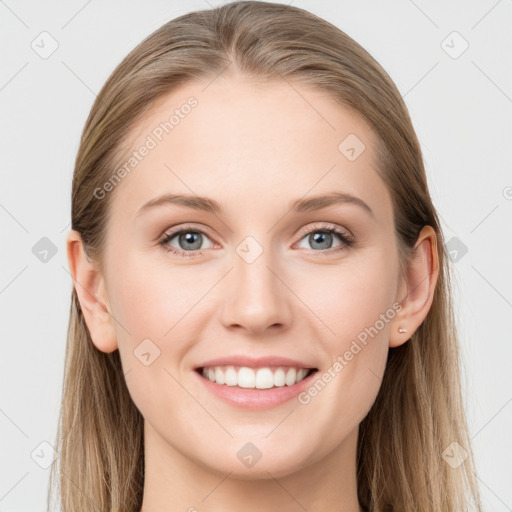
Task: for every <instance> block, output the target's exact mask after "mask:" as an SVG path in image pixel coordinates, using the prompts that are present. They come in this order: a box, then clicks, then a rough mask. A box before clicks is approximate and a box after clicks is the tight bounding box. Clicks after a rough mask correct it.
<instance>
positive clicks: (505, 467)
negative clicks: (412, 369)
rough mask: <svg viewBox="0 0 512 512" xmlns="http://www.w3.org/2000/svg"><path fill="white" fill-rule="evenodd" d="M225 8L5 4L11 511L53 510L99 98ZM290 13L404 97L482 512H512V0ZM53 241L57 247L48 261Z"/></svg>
mask: <svg viewBox="0 0 512 512" xmlns="http://www.w3.org/2000/svg"><path fill="white" fill-rule="evenodd" d="M220 3H221V2H213V1H211V0H210V1H208V2H206V0H201V1H199V0H198V1H174V2H169V1H156V0H151V1H145V2H138V3H136V2H131V3H127V2H121V1H110V2H99V1H98V0H90V1H88V2H87V1H75V0H73V1H67V2H63V1H46V2H35V1H32V2H28V1H27V2H15V1H14V0H6V1H0V38H1V46H0V52H1V59H2V65H1V67H0V109H1V112H0V118H1V120H2V123H1V133H0V145H1V151H0V169H1V171H0V172H1V184H2V186H1V188H0V226H1V238H2V239H1V241H0V243H1V247H2V251H1V253H0V258H1V266H0V311H1V314H2V317H1V320H2V321H1V327H0V328H1V344H2V345H1V356H0V365H1V371H0V380H1V382H0V393H1V395H0V432H1V434H2V435H1V448H0V450H1V451H0V461H1V468H0V511H2V512H8V511H9V512H13V511H21V510H23V511H43V510H45V503H46V487H47V479H48V473H49V469H47V468H46V469H45V468H44V467H41V466H45V465H48V464H49V462H51V459H52V448H51V446H49V445H48V443H53V439H54V435H55V431H56V423H57V416H58V411H59V400H60V396H61V385H62V374H63V362H64V349H65V343H66V329H67V321H68V314H69V297H70V291H71V278H70V275H69V272H68V265H67V260H66V253H65V237H66V234H67V232H68V230H69V226H70V225H69V221H70V190H71V178H72V171H73V164H74V158H75V155H76V151H77V148H78V142H79V136H80V133H81V130H82V128H83V125H84V123H85V120H86V117H87V114H88V112H89V109H90V107H91V105H92V102H93V100H94V97H95V94H96V93H97V92H98V91H99V90H100V88H101V86H102V85H103V83H104V81H105V80H106V79H107V77H108V75H109V74H110V73H111V71H112V70H113V69H114V67H115V66H116V65H117V64H118V63H119V62H120V61H121V59H122V58H123V57H124V56H125V55H126V54H127V53H128V52H129V51H130V50H131V49H132V48H133V47H134V46H135V45H136V44H137V43H138V42H139V41H140V40H142V39H143V37H145V36H146V35H148V34H149V33H151V32H152V31H154V30H155V29H157V28H158V27H159V26H160V25H162V24H163V23H165V22H166V21H168V20H169V19H171V18H174V17H176V16H178V15H181V14H184V13H185V12H189V11H191V10H195V9H203V8H207V7H208V6H209V5H210V6H217V5H219V4H220ZM293 5H296V6H298V7H303V8H305V9H307V10H310V11H312V12H314V13H315V14H317V15H319V16H321V17H323V18H325V19H327V20H328V21H330V22H331V23H333V24H335V25H336V26H338V27H339V28H341V29H342V30H344V31H345V32H347V33H348V34H349V35H350V36H352V37H353V38H354V39H355V40H356V41H358V42H359V43H360V44H361V45H363V46H364V47H365V48H366V49H367V50H368V51H369V52H370V53H371V54H372V55H373V56H374V57H375V58H376V59H377V60H378V61H379V62H380V63H381V64H382V65H383V67H384V68H385V69H386V70H387V71H388V73H389V74H390V75H391V77H392V78H393V80H394V81H395V83H396V84H397V86H398V88H399V89H400V91H401V93H402V94H403V95H404V97H405V100H406V103H407V105H408V107H409V110H410V114H411V117H412V119H413V123H414V126H415V128H416V130H417V133H418V137H419V139H420V141H421V144H422V148H423V151H424V157H425V163H426V167H427V173H428V179H429V185H430V188H431V193H432V195H433V198H434V203H435V205H436V207H437V208H438V211H439V213H440V215H441V218H442V221H443V229H444V231H445V235H446V240H447V241H449V242H448V244H449V248H450V250H451V251H452V257H453V259H454V267H455V274H456V278H457V283H456V289H455V291H456V305H457V318H458V322H459V329H460V335H461V345H462V352H463V358H464V371H465V379H464V394H465V400H466V408H467V415H468V421H469V425H470V432H471V436H472V438H473V443H474V449H475V453H476V458H477V469H478V475H479V481H480V485H481V489H482V493H483V498H484V504H485V510H489V511H500V512H501V511H506V510H512V486H511V485H510V483H511V482H512V456H511V455H512V438H511V435H510V432H511V425H512V403H511V402H512V386H511V382H512V372H511V371H510V362H511V360H512V343H511V340H510V332H511V323H512V322H511V321H512V315H511V312H512V286H511V285H512V265H511V262H512V242H511V238H512V237H511V236H510V234H511V228H510V225H511V222H510V221H511V220H512V171H511V170H512V166H511V163H512V157H511V154H510V145H511V143H512V138H511V135H512V133H511V132H512V128H511V126H512V122H511V121H512V65H511V64H512V63H511V57H512V30H511V28H512V1H511V0H501V1H498V2H496V0H490V1H480V2H476V1H472V2H468V1H452V2H450V3H449V4H448V3H447V2H442V1H441V0H436V1H430V2H426V1H420V0H415V1H414V2H413V1H412V0H397V1H394V2H386V3H385V4H384V3H383V2H382V3H376V2H375V3H374V2H371V1H367V0H365V1H361V0H358V1H355V0H354V1H349V0H343V1H339V2H334V1H324V2H314V1H312V0H307V1H306V0H295V1H293ZM43 31H47V32H48V33H49V34H50V36H48V35H42V36H41V35H40V34H41V32H43ZM454 31H456V32H457V33H458V34H459V35H457V34H453V32H454ZM43 38H45V39H43ZM53 40H55V41H56V43H52V41H53ZM443 41H444V42H443ZM52 44H58V48H57V49H56V50H55V51H54V53H52V54H51V55H50V56H47V55H41V53H42V52H44V51H49V50H50V49H51V45H52ZM466 44H467V45H469V46H468V48H467V49H466V50H465V51H463V50H464V48H465V46H466ZM36 50H37V51H36ZM38 52H39V53H38ZM42 57H47V58H42ZM43 237H47V238H48V239H49V240H50V241H51V244H52V245H54V246H55V247H54V249H53V250H54V251H56V253H55V254H52V251H51V248H50V251H49V252H48V253H47V254H46V261H41V258H43V259H44V254H45V253H44V252H41V251H43V250H45V249H48V247H49V242H48V240H43V241H41V239H42V238H43ZM36 244H38V245H36ZM34 247H35V249H34ZM50 247H51V246H50ZM466 251H467V252H466ZM41 443H43V444H41Z"/></svg>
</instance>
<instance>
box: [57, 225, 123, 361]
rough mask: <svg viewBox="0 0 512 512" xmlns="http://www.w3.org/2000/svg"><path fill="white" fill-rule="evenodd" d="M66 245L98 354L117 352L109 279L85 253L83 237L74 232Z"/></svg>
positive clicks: (81, 305)
mask: <svg viewBox="0 0 512 512" xmlns="http://www.w3.org/2000/svg"><path fill="white" fill-rule="evenodd" d="M66 244H67V255H68V264H69V269H70V272H71V277H72V279H73V285H74V286H75V290H76V293H77V295H78V300H79V301H80V307H81V309H82V313H83V315H84V319H85V323H86V324H87V327H88V329H89V333H90V335H91V338H92V341H93V343H94V345H95V346H96V348H97V349H98V350H101V351H102V352H106V353H109V352H113V351H114V350H116V349H117V348H118V345H117V338H116V335H115V329H114V320H113V318H112V315H111V312H110V305H109V302H108V297H107V293H106V288H105V279H104V277H103V275H102V274H101V272H100V270H99V267H98V265H97V263H95V262H93V261H91V260H90V259H89V257H88V256H87V254H86V253H85V250H84V246H83V243H82V237H81V235H80V233H78V232H77V231H75V230H71V231H70V233H69V234H68V237H67V242H66Z"/></svg>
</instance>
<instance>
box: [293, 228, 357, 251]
mask: <svg viewBox="0 0 512 512" xmlns="http://www.w3.org/2000/svg"><path fill="white" fill-rule="evenodd" d="M333 235H334V236H337V237H338V238H339V239H340V240H341V244H339V245H338V246H336V247H335V248H333V247H332V243H333ZM305 239H306V240H307V241H308V243H309V244H311V245H312V246H313V248H315V247H314V246H315V244H318V245H317V246H316V248H317V249H321V250H322V251H321V252H325V251H326V250H329V249H335V250H337V249H345V248H347V247H350V246H351V245H352V244H353V240H352V239H351V238H350V237H349V236H348V235H347V234H345V233H343V232H341V231H339V230H338V229H336V228H333V227H330V226H326V227H324V228H321V229H318V228H317V229H314V230H313V231H310V232H309V233H308V234H306V236H305V237H303V238H302V239H301V241H302V240H305ZM340 246H341V247H340Z"/></svg>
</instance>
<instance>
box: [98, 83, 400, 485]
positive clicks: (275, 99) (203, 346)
mask: <svg viewBox="0 0 512 512" xmlns="http://www.w3.org/2000/svg"><path fill="white" fill-rule="evenodd" d="M206 85H207V83H206V82H205V83H195V84H188V85H186V86H183V87H182V88H181V89H179V90H177V91H175V92H173V93H172V94H170V95H169V96H168V97H166V98H164V99H163V100H161V101H160V102H159V103H158V104H156V105H155V106H154V108H153V109H152V110H151V111H150V112H149V113H148V114H147V115H146V117H145V118H144V119H143V120H142V121H141V122H140V123H139V124H138V125H137V127H136V128H135V129H134V130H133V132H132V133H131V137H130V139H129V141H127V145H126V148H127V149H128V156H127V157H126V160H128V159H129V158H130V155H132V156H133V151H138V156H136V157H135V158H137V163H136V164H135V165H133V166H132V168H131V170H130V172H129V173H126V175H125V176H124V177H123V178H122V180H121V181H120V183H118V184H116V186H115V187H113V188H114V189H113V190H111V191H108V192H106V194H107V195H108V194H111V196H110V197H108V198H103V199H101V200H109V201H111V205H110V207H111V216H110V218H109V223H108V238H107V239H108V242H107V244H106V248H105V253H104V260H103V264H104V266H103V269H104V274H103V277H104V283H105V290H106V295H107V297H108V305H109V311H110V312H111V314H112V317H113V318H114V319H115V321H114V322H112V328H113V330H114V331H115V338H116V340H117V343H118V348H119V351H120V356H121V359H122V364H123V369H124V371H125V373H126V382H127V385H128V389H129V391H130V394H131V396H132V398H133V400H134V402H135V404H136V406H137V407H138V409H139V410H140V412H141V413H142V415H143V416H144V418H145V427H146V435H147V436H151V438H152V442H153V445H158V446H160V447H161V452H160V453H161V454H162V456H163V457H165V456H167V454H168V456H169V457H171V456H173V457H174V456H176V455H177V454H179V455H182V456H183V457H185V458H186V459H187V460H189V461H193V462H194V463H197V464H199V465H201V466H203V467H206V468H210V469H213V470H215V471H219V472H221V473H223V474H226V473H228V472H233V474H234V475H237V476H238V477H239V478H253V477H257V476H261V475H265V474H266V472H267V471H269V472H270V473H271V474H272V475H274V476H276V477H278V476H283V475H287V474H290V473H291V472H293V471H297V470H298V469H300V468H307V467H308V466H310V465H312V464H315V463H319V462H320V461H322V459H326V458H327V457H329V456H332V455H333V454H337V453H338V452H341V451H342V450H343V449H346V443H347V442H348V440H349V439H352V440H353V439H354V438H353V434H354V432H356V431H357V428H358V425H359V423H360V422H361V421H362V420H363V418H364V417H365V416H366V414H367V413H368V411H369V409H370V408H371V406H372V404H373V402H374V400H375V398H376V395H377V392H378V390H379V386H380V381H381V378H382V375H383V372H384V368H385V363H386V357H387V353H388V348H389V330H390V325H391V322H390V321H391V319H392V318H393V316H394V312H395V310H394V309H393V304H394V303H395V304H396V301H397V300H399V297H398V293H397V292H398V288H399V273H398V271H399V265H398V252H397V245H396V244H397V241H396V238H395V232H394V225H393V210H392V202H391V198H390V195H389V192H388V190H387V188H386V186H385V184H384V182H383V181H382V179H381V177H380V176H379V174H378V173H377V172H376V170H375V169H376V168H377V163H376V160H375V151H374V148H375V143H376V139H375V136H374V134H373V133H372V131H371V130H370V128H369V126H368V125H367V124H366V123H365V122H364V120H363V119H362V117H361V116H360V115H358V114H357V113H355V112H353V111H351V110H349V109H348V108H345V107H342V106H340V105H339V104H337V103H335V102H334V101H333V100H332V99H330V98H329V97H328V96H327V95H326V94H325V93H323V92H321V91H318V90H316V89H314V88H311V87H309V86H305V85H299V84H294V88H291V87H290V85H289V84H288V83H287V82H275V83H264V84H263V83H261V82H256V81H250V80H249V79H245V78H238V77H237V78H234V77H231V78H221V77H218V78H217V79H216V80H214V81H213V82H212V83H211V84H210V85H209V86H208V87H207V88H206V89H205V87H206ZM190 97H194V98H195V100H196V102H195V103H194V102H192V103H194V106H191V107H190V108H186V107H183V106H184V105H186V104H187V100H188V99H189V98H190ZM192 103H189V105H192ZM176 109H178V113H177V114H176V116H175V118H174V119H173V121H172V122H173V123H174V124H173V126H172V129H169V125H167V126H166V125H165V124H164V125H161V123H165V122H166V121H169V117H170V115H171V114H172V113H173V111H175V110H176ZM162 126H165V127H166V128H167V131H166V130H165V129H164V128H162ZM159 127H160V129H158V128H159ZM148 136H149V138H148ZM347 137H348V139H347ZM150 139H151V141H152V142H151V141H150ZM363 144H364V146H363ZM144 145H146V147H147V148H149V149H148V150H147V151H145V150H141V151H140V150H139V148H141V147H142V146H144ZM142 153H144V155H142ZM133 163H134V161H133V162H132V164H133ZM171 194H172V195H174V196H178V195H186V196H188V197H189V199H190V198H191V199H192V200H193V201H189V202H188V204H187V202H186V201H185V200H183V199H181V200H174V201H169V200H167V201H164V200H162V201H160V202H158V201H155V200H157V199H159V198H162V196H165V195H171ZM334 194H338V199H339V200H337V201H335V202H329V201H324V202H321V201H316V202H315V201H311V200H312V199H313V198H314V197H317V196H329V197H333V195H334ZM198 196H199V197H200V198H208V199H209V202H201V201H200V200H199V199H198ZM340 198H341V199H340ZM354 198H355V199H354ZM297 201H302V203H299V204H298V206H297ZM151 202H152V203H153V204H151ZM155 203H156V204H155ZM301 204H302V206H301ZM144 205H146V206H144ZM213 205H214V206H216V207H217V208H214V207H213ZM199 206H201V208H199ZM181 230H182V231H181ZM180 231H181V232H180ZM228 366H232V367H233V368H229V369H228ZM204 367H206V371H205V375H206V378H205V377H204V376H203V375H202V368H204ZM293 368H296V370H301V371H299V372H298V373H297V375H295V378H294V370H293ZM208 376H211V377H212V378H216V379H217V380H218V382H215V383H214V382H212V381H210V380H209V378H208ZM226 379H227V380H228V381H229V383H230V385H228V384H226V383H223V382H225V381H226ZM233 379H236V381H234V380H233ZM287 379H288V380H287ZM300 379H302V380H300ZM297 380H300V382H298V383H295V382H296V381H297ZM233 383H235V384H236V385H232V384H233ZM256 384H257V385H258V386H259V388H260V389H253V388H254V386H255V385H256ZM283 384H284V385H283ZM269 386H271V387H269ZM259 454H261V458H260V459H259V460H257V462H256V463H254V462H252V461H254V460H256V459H258V457H259V456H260V455H259ZM251 457H252V458H251Z"/></svg>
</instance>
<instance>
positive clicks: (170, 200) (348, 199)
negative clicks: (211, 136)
mask: <svg viewBox="0 0 512 512" xmlns="http://www.w3.org/2000/svg"><path fill="white" fill-rule="evenodd" d="M167 204H176V205H180V206H185V207H186V208H190V209H193V210H201V211H205V212H208V213H213V214H221V213H222V211H223V208H222V205H221V204H220V203H218V202H217V201H215V200H214V199H210V198H209V197H201V196H196V195H186V194H164V195H162V196H159V197H156V198H154V199H151V200H149V201H148V202H147V203H145V204H143V205H142V206H141V207H140V208H139V210H138V211H137V214H136V216H138V215H140V214H142V213H143V212H145V211H147V210H149V209H152V208H155V207H157V206H162V205H167ZM333 204H353V205H356V206H359V207H361V208H362V209H363V210H365V211H366V212H367V213H369V214H370V215H371V216H372V217H375V214H374V213H373V211H372V209H371V208H370V207H369V206H368V205H367V204H366V203H365V202H364V201H363V200H362V199H360V198H359V197H356V196H353V195H351V194H347V193H343V192H331V193H329V194H324V195H319V196H313V197H309V198H301V199H295V200H293V201H291V202H290V203H289V204H288V208H289V209H290V210H291V211H292V212H296V213H304V212H311V211H315V210H320V209H322V208H327V207H328V206H331V205H333Z"/></svg>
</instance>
